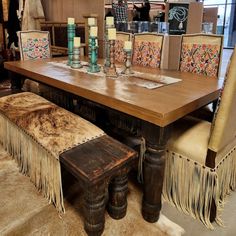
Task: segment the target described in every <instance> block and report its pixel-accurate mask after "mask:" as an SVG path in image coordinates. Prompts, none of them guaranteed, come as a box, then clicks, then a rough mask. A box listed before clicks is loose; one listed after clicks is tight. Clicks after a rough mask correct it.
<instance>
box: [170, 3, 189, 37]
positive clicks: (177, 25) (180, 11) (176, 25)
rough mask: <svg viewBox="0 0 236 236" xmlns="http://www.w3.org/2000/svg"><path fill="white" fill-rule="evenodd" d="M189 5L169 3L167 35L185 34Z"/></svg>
mask: <svg viewBox="0 0 236 236" xmlns="http://www.w3.org/2000/svg"><path fill="white" fill-rule="evenodd" d="M188 7H189V4H182V3H170V5H169V15H168V17H169V18H168V22H169V24H170V25H169V33H170V34H177V35H179V34H185V33H186V28H187V20H188Z"/></svg>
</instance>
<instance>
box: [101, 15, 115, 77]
mask: <svg viewBox="0 0 236 236" xmlns="http://www.w3.org/2000/svg"><path fill="white" fill-rule="evenodd" d="M105 27H106V28H105V36H104V42H105V50H104V52H105V63H104V66H103V70H104V73H106V71H107V68H108V67H110V43H109V40H108V29H111V28H114V27H115V26H114V17H113V16H107V17H106V26H105Z"/></svg>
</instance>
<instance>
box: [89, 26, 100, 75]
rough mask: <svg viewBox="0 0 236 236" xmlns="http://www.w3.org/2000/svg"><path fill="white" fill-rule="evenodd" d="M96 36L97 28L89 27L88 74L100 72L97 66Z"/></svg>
mask: <svg viewBox="0 0 236 236" xmlns="http://www.w3.org/2000/svg"><path fill="white" fill-rule="evenodd" d="M97 35H98V27H97V26H91V27H90V35H89V42H90V45H89V48H90V56H89V68H88V70H87V71H88V72H90V73H96V72H99V71H100V67H99V66H98V64H97V59H98V55H97V49H98V45H97V41H96V40H97Z"/></svg>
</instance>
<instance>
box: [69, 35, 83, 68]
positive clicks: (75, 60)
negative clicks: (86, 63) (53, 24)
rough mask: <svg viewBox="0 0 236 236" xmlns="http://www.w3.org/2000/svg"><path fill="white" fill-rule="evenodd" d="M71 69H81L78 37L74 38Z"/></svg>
mask: <svg viewBox="0 0 236 236" xmlns="http://www.w3.org/2000/svg"><path fill="white" fill-rule="evenodd" d="M71 67H72V68H74V69H78V68H81V67H82V65H81V63H80V37H74V51H73V60H72V65H71Z"/></svg>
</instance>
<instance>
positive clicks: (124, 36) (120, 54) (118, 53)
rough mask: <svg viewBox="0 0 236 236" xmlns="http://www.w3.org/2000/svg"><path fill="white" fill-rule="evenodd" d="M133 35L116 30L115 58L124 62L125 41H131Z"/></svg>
mask: <svg viewBox="0 0 236 236" xmlns="http://www.w3.org/2000/svg"><path fill="white" fill-rule="evenodd" d="M131 39H132V35H131V34H129V33H126V32H119V31H118V32H116V41H115V60H116V61H117V62H120V63H123V62H124V61H125V53H124V42H125V41H131Z"/></svg>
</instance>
